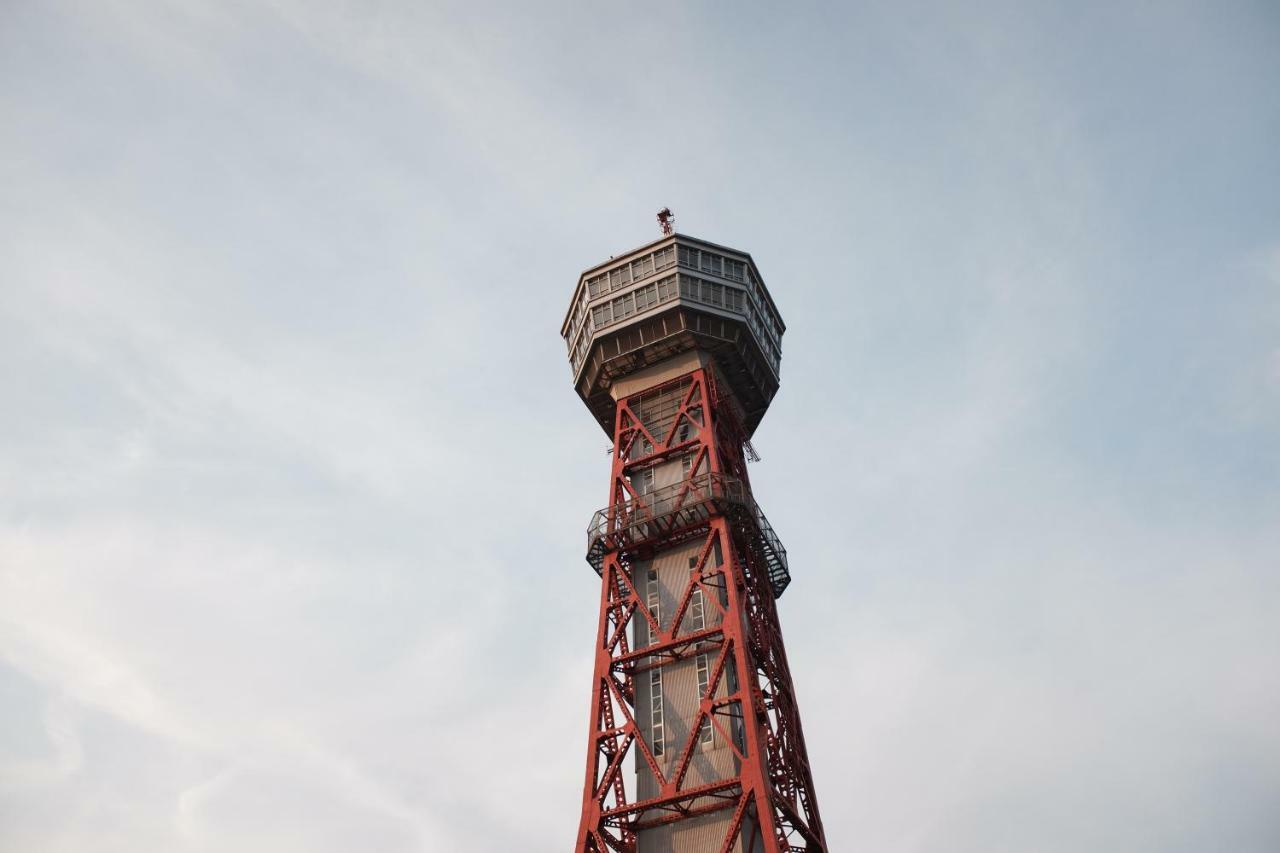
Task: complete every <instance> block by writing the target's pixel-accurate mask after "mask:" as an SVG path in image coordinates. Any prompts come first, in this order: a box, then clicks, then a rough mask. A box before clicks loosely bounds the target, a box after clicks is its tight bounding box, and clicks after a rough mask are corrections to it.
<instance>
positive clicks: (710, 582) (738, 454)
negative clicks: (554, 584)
mask: <svg viewBox="0 0 1280 853" xmlns="http://www.w3.org/2000/svg"><path fill="white" fill-rule="evenodd" d="M676 389H678V390H679V394H678V397H677V399H678V400H679V404H678V407H677V408H676V411H675V413H674V416H671V417H670V421H669V423H666V421H667V418H666V417H663V418H661V419H660V420H661V421H663V422H664V424H663V429H662V430H661V431H662V432H663V433H664V434H662V435H657V434H654V430H655V429H656V427H657V421H656V420H654V419H651V421H650V422H649V423H646V422H644V421H643V420H642V418H641V412H642V411H643V405H642V404H643V399H642V398H648V399H653V395H654V394H656V393H659V392H662V391H666V392H668V393H670V392H672V391H673V390H676ZM733 405H734V404H733V402H732V401H731V400H729V399H727V398H724V397H721V396H720V395H718V394H717V391H716V384H715V378H714V374H713V371H711V370H709V369H698V370H695V371H693V372H691V373H689V374H686V375H685V376H682V377H680V378H678V379H675V380H672V381H670V382H666V383H662V384H661V385H659V386H655V387H653V388H649V389H645V390H644V391H642V392H639V393H637V394H634V395H632V396H630V397H628V398H626V399H623V400H621V401H619V402H618V405H617V413H616V417H615V429H614V447H613V472H612V479H611V481H610V489H609V509H608V522H609V523H610V524H623V523H627V522H628V521H629V519H630V518H633V517H635V516H636V514H637V513H638V512H639V511H641V510H642V509H643V508H644V501H645V496H644V495H643V494H641V493H639V492H637V490H636V489H635V488H633V486H632V483H631V480H630V475H633V474H635V473H636V472H637V471H640V470H643V469H645V468H646V467H651V466H653V465H655V464H658V463H660V462H662V461H664V460H668V459H671V458H674V457H675V456H678V455H684V454H690V453H692V454H693V457H694V460H695V461H694V462H693V463H692V464H691V470H692V471H693V472H700V471H708V472H710V474H711V476H712V477H715V476H716V475H726V476H731V477H735V478H737V479H739V480H740V481H741V482H742V483H744V484H748V480H747V466H746V460H745V458H744V444H745V434H744V432H743V430H742V427H741V425H740V423H739V421H738V418H737V417H736V415H735V413H734V408H733ZM667 414H668V416H670V413H667ZM685 423H688V424H689V428H688V429H687V430H686V431H685V432H686V434H687V438H686V440H683V441H681V440H680V439H681V425H682V424H685ZM641 451H642V452H641ZM706 480H707V478H705V477H704V478H702V480H701V482H706ZM698 483H699V478H697V477H693V476H689V477H686V479H685V480H684V482H683V484H682V487H681V490H680V494H679V495H678V496H677V498H676V503H677V504H679V503H681V502H682V501H687V502H688V503H690V504H692V503H694V502H695V501H699V500H704V498H705V496H702V495H699V494H697V491H698V489H699V486H698ZM748 488H749V485H748ZM748 494H749V492H748ZM690 525H691V526H685V527H680V526H679V525H671V526H666V527H660V526H658V525H654V526H653V529H654V531H655V532H654V533H653V536H652V538H650V539H648V540H645V541H643V542H639V543H637V542H635V541H634V537H633V538H632V539H630V540H627V541H626V542H625V543H623V544H621V545H615V547H612V548H609V547H608V546H606V548H607V550H606V551H605V553H604V555H603V561H602V563H601V564H600V572H601V594H600V623H599V630H598V632H597V635H596V654H595V671H594V674H593V676H592V691H591V716H590V734H589V737H588V741H587V749H588V754H587V766H586V782H585V784H584V786H583V798H582V821H581V824H580V826H579V829H578V836H577V843H576V847H575V850H576V851H578V853H589V851H593V853H606V851H615V852H616V853H634V851H635V850H636V844H637V832H640V831H642V830H644V829H646V828H648V827H653V826H659V825H662V824H666V823H671V822H676V821H682V820H686V819H689V818H692V817H697V816H700V815H704V814H709V813H712V812H717V811H730V812H731V819H730V820H729V822H728V827H727V830H726V833H725V836H724V838H723V839H722V841H720V842H719V846H718V848H717V850H718V851H719V853H730V851H744V853H745V851H761V850H763V851H767V852H768V853H773V851H809V853H816V852H817V851H826V850H827V846H826V840H825V838H824V835H823V830H822V822H821V820H820V818H819V816H818V806H817V802H816V800H815V799H814V792H813V777H812V774H811V773H810V769H809V763H808V757H807V753H806V751H805V746H804V735H803V733H802V731H801V728H800V716H799V712H798V709H797V706H796V701H795V690H794V687H793V686H792V682H791V674H790V670H789V669H788V666H787V658H786V653H785V651H784V649H783V642H782V629H781V628H780V626H779V624H778V614H777V610H776V607H775V595H774V588H773V587H772V586H771V585H770V582H769V575H768V567H767V566H766V565H765V562H764V557H763V556H762V555H763V554H764V553H765V549H764V547H763V544H762V543H761V542H760V541H758V540H759V537H760V536H761V533H760V529H759V528H758V527H755V526H753V525H752V524H751V523H750V519H749V518H747V517H746V516H745V515H733V514H731V513H727V512H724V511H721V510H720V509H718V508H716V507H715V506H712V507H711V510H710V511H709V512H708V513H700V514H698V515H696V516H692V521H691V522H690ZM678 542H685V543H688V542H700V543H701V547H700V548H699V549H698V552H697V558H696V560H695V561H694V563H695V564H694V565H693V566H692V567H691V568H690V570H689V578H688V583H687V585H686V586H685V588H684V589H683V591H682V592H681V593H680V595H679V596H678V598H677V601H678V605H677V608H676V611H675V613H674V615H673V616H672V618H671V620H670V624H669V625H666V626H665V627H663V626H662V625H660V624H659V621H658V620H655V619H654V617H653V615H652V614H651V613H650V611H649V609H648V606H647V605H646V604H645V597H644V595H642V594H641V592H640V585H641V584H642V583H643V580H641V579H637V578H635V577H633V576H632V570H631V566H632V564H633V562H634V561H636V560H643V559H647V558H648V557H649V556H650V555H652V554H653V553H655V552H656V551H660V550H661V549H663V548H666V547H670V546H671V545H672V544H674V543H678ZM713 554H718V555H720V561H719V565H718V566H717V565H716V560H714V559H712V555H713ZM697 589H701V590H702V591H703V592H702V596H701V600H702V602H703V606H704V607H714V608H716V609H717V612H718V613H719V615H720V617H721V619H720V621H719V622H718V624H714V625H712V626H711V627H704V628H701V629H699V630H689V631H683V630H682V622H683V621H684V618H683V617H684V614H685V612H686V610H687V609H688V607H689V606H690V601H691V599H692V596H693V593H694V591H695V590H697ZM638 620H645V621H647V622H648V623H649V628H650V631H649V633H650V634H651V635H652V636H654V637H655V640H654V641H653V642H652V643H650V644H648V645H645V646H643V647H642V648H639V649H636V650H632V649H631V648H630V638H629V637H628V629H629V628H631V627H632V626H633V623H636V622H637V621H638ZM661 621H663V622H665V621H666V620H665V619H664V620H661ZM700 654H706V655H707V656H708V660H714V664H712V665H711V667H710V673H709V676H708V684H707V687H706V690H705V691H704V692H703V695H702V696H701V700H700V705H699V709H698V711H697V713H696V717H695V719H694V720H692V721H691V723H690V725H689V733H688V738H687V742H686V743H684V744H683V745H682V746H680V745H676V746H677V747H678V748H679V750H680V751H679V759H678V761H677V762H676V764H675V767H674V770H672V772H670V773H669V774H664V773H663V772H662V769H661V767H660V765H659V762H658V761H657V760H656V758H655V755H654V752H653V749H652V746H651V744H649V743H647V742H646V740H645V738H644V736H643V733H642V730H641V726H640V724H639V723H638V722H637V719H636V714H635V701H636V683H637V678H638V677H639V676H640V675H641V674H644V673H647V672H648V671H649V670H650V669H652V668H653V667H655V666H662V665H664V664H665V663H667V662H671V661H676V660H683V659H688V658H690V657H692V656H694V655H700ZM741 673H747V674H748V675H747V677H745V678H740V677H736V676H737V674H741ZM722 684H724V685H725V689H724V690H723V691H721V690H720V686H721V685H722ZM718 692H722V695H717V693H718ZM704 725H711V726H713V727H715V729H716V731H717V732H719V734H720V736H721V737H722V738H723V740H724V742H725V743H726V744H728V746H729V748H730V749H732V751H733V753H734V755H735V757H736V759H737V762H736V764H737V768H738V770H737V774H736V775H733V776H729V777H727V778H723V779H719V780H717V781H714V782H711V783H708V784H700V785H686V777H687V775H688V770H689V766H690V761H691V759H692V757H693V753H694V751H695V749H696V747H697V743H698V740H699V734H700V733H701V731H702V726H704ZM633 754H634V755H636V756H638V761H641V762H644V763H645V764H646V765H647V766H648V768H649V770H650V771H651V772H652V773H653V776H654V779H655V780H656V782H657V787H658V794H657V796H654V797H650V798H648V799H644V800H640V801H637V800H636V799H635V798H634V795H629V793H628V789H629V786H628V784H627V776H628V774H630V775H631V778H632V780H633V781H634V780H635V771H634V770H633V769H632V768H631V767H629V766H628V765H629V762H628V761H627V758H628V757H629V756H631V755H633ZM630 787H634V785H633V786H630Z"/></svg>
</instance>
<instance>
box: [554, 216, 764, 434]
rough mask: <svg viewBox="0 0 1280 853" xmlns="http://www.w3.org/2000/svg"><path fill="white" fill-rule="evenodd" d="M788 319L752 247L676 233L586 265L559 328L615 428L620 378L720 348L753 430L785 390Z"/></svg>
mask: <svg viewBox="0 0 1280 853" xmlns="http://www.w3.org/2000/svg"><path fill="white" fill-rule="evenodd" d="M784 331H786V326H785V325H784V324H783V322H782V317H781V315H780V314H779V313H778V308H777V306H776V305H774V303H773V299H772V297H770V296H769V291H768V290H766V289H765V286H764V279H763V278H762V277H761V275H760V271H759V270H758V269H757V268H756V265H755V261H753V260H752V259H751V255H749V254H747V253H746V252H740V251H738V250H737V249H730V248H727V247H725V246H718V245H716V244H715V243H708V242H707V241H705V240H699V239H697V238H694V237H689V236H687V235H685V234H670V235H665V236H663V237H662V238H660V239H658V240H655V241H654V242H652V243H649V244H647V245H645V246H641V247H640V248H638V249H634V250H632V251H630V252H627V253H626V254H623V255H618V256H617V257H615V258H612V259H610V260H608V261H606V262H605V263H602V264H598V265H597V266H594V267H592V268H591V269H589V270H587V271H586V272H584V273H583V274H582V275H581V276H580V277H579V279H578V287H577V289H576V290H575V291H574V293H573V301H572V302H571V303H570V304H569V311H568V313H567V315H566V316H565V320H564V325H562V326H561V328H560V334H561V336H562V337H563V338H564V340H565V344H566V345H567V346H568V348H569V363H570V366H571V367H572V369H573V379H574V384H575V386H576V387H577V390H578V395H579V396H580V397H582V400H583V402H585V403H586V404H587V408H589V409H590V410H591V413H592V414H593V415H594V416H595V418H596V420H597V421H598V422H599V423H600V426H601V427H603V428H604V431H605V433H606V434H608V435H609V436H610V437H612V436H613V418H614V409H615V401H614V398H613V396H612V394H611V393H610V389H611V387H612V385H613V383H614V382H615V381H616V380H618V379H621V378H623V377H626V376H627V375H629V374H631V373H634V372H636V371H638V370H642V369H644V368H645V367H648V366H650V365H653V364H657V363H658V362H661V361H664V360H665V359H668V358H670V357H672V356H675V355H678V354H680V353H684V352H689V351H692V350H699V351H702V352H704V353H707V354H708V355H710V356H711V358H712V360H713V361H714V362H715V365H716V367H717V368H718V372H719V374H720V375H721V376H723V377H724V379H725V380H726V381H727V382H728V384H729V387H730V388H731V390H732V391H733V395H734V398H735V399H736V400H737V402H738V404H739V405H740V406H741V407H742V416H743V418H742V420H743V426H744V427H745V428H746V431H747V435H748V436H750V435H751V434H752V433H753V432H754V431H755V428H756V426H757V425H758V424H759V423H760V419H761V418H762V417H764V413H765V410H766V409H767V408H768V407H769V403H770V401H771V400H772V399H773V395H774V394H776V393H777V391H778V381H779V378H780V367H781V362H782V334H783V332H784Z"/></svg>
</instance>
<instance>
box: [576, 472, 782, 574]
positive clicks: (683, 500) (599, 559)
mask: <svg viewBox="0 0 1280 853" xmlns="http://www.w3.org/2000/svg"><path fill="white" fill-rule="evenodd" d="M714 513H718V514H721V515H725V516H729V517H730V519H731V520H732V521H733V522H734V524H735V526H736V527H737V528H739V529H740V530H741V532H742V533H744V534H745V536H746V540H747V542H746V544H747V547H748V548H749V549H751V550H752V552H753V553H754V556H756V557H758V558H759V560H760V561H761V563H763V567H764V569H765V570H766V571H767V572H768V575H769V582H770V584H771V586H772V587H773V591H774V595H775V596H777V595H782V591H783V590H785V589H786V588H787V584H789V583H790V582H791V573H790V570H789V568H788V566H787V549H786V548H784V547H783V546H782V542H781V541H780V540H779V539H778V535H777V533H775V532H774V530H773V527H772V526H771V525H770V524H769V521H768V519H766V518H765V516H764V513H763V512H761V511H760V507H759V506H757V505H756V502H755V499H754V498H752V496H751V490H750V489H749V488H748V487H747V485H746V484H745V483H743V482H742V481H741V480H739V479H738V478H737V477H730V476H727V475H725V474H698V475H696V476H694V477H689V478H688V479H685V480H681V481H680V482H678V483H673V484H671V485H669V486H664V487H662V488H660V489H655V490H654V491H652V492H649V493H648V494H644V495H641V496H639V497H634V496H628V500H626V501H623V502H621V503H618V504H615V505H614V506H611V507H605V508H604V509H602V510H600V511H599V512H597V513H596V514H595V515H594V516H592V518H591V523H590V524H589V525H588V526H587V562H588V563H590V564H591V566H592V568H594V569H595V570H596V573H597V574H600V573H601V572H602V571H603V567H604V555H605V554H606V553H608V552H609V551H615V550H620V549H629V548H637V547H640V546H643V545H649V544H656V543H658V542H660V541H664V540H668V541H676V540H679V538H680V537H681V534H683V533H688V532H691V531H693V530H695V529H696V528H698V527H700V526H701V525H702V524H703V523H705V522H706V520H707V519H708V518H709V517H710V516H711V515H712V514H714Z"/></svg>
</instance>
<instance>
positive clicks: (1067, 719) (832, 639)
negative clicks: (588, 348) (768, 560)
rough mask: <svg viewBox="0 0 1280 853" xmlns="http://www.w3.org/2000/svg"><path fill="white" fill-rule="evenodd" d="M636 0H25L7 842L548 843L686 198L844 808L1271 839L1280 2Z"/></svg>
mask: <svg viewBox="0 0 1280 853" xmlns="http://www.w3.org/2000/svg"><path fill="white" fill-rule="evenodd" d="M603 5H605V4H590V5H588V4H582V5H557V4H526V3H519V4H509V5H507V6H497V5H493V6H483V7H482V6H481V5H479V4H474V5H473V4H461V3H459V4H449V5H441V4H420V3H394V2H381V3H347V4H319V3H303V2H275V3H261V4H250V3H237V4H226V3H217V4H212V3H211V4H201V3H195V2H169V3H154V4H151V3H141V2H139V3H128V2H99V3H83V4H74V3H62V2H46V3H31V2H8V3H5V4H3V7H0V128H2V130H3V132H2V133H0V392H2V393H3V396H2V397H0V399H3V401H4V405H3V412H2V413H3V417H0V849H3V850H5V851H6V853H7V851H14V853H62V851H75V853H81V851H85V853H89V851H92V853H98V851H103V853H106V852H107V851H113V852H114V851H120V853H126V851H127V853H140V851H142V852H143V853H145V852H146V851H154V853H169V851H184V853H185V851H236V853H258V851H262V853H268V851H269V853H291V851H307V853H329V851H335V852H336V851H351V850H376V851H387V853H398V851H435V850H441V851H443V850H458V849H467V850H530V851H553V850H564V849H566V847H567V845H568V844H569V843H570V842H571V836H572V833H573V830H574V828H575V827H576V821H577V818H578V804H579V798H580V787H581V782H582V780H581V772H582V763H583V759H584V754H585V753H584V750H585V736H586V732H585V726H586V719H587V713H586V705H587V691H588V678H589V667H590V645H591V641H592V638H593V636H594V630H595V625H594V619H595V612H594V608H595V604H596V596H597V593H598V589H597V585H596V578H595V575H594V574H593V573H592V572H591V570H590V568H589V567H588V566H587V565H586V563H585V562H584V561H583V559H582V554H583V548H584V541H583V539H584V536H583V531H584V529H585V525H586V522H587V520H588V517H589V515H590V513H591V512H592V511H594V510H595V509H597V508H598V506H599V505H600V504H601V503H602V502H603V501H604V499H605V494H606V485H607V483H606V480H607V457H606V456H605V452H604V451H605V447H606V444H607V440H606V438H605V437H604V435H603V434H602V433H601V432H600V431H599V428H598V427H597V426H595V425H594V423H593V421H592V419H591V418H590V416H589V415H588V413H587V412H586V410H585V409H584V408H583V407H582V405H581V404H580V403H579V402H578V401H577V400H576V399H575V398H574V396H573V393H572V389H571V385H570V380H569V375H568V368H567V364H566V359H565V355H564V349H563V345H562V343H561V341H560V340H559V339H558V337H557V330H558V327H559V322H560V319H561V316H562V313H563V310H564V308H565V306H566V304H567V301H568V299H569V296H570V294H571V290H572V287H573V285H574V281H575V278H576V275H577V273H578V271H579V270H581V269H582V268H585V267H587V266H590V265H592V264H594V263H596V262H597V261H600V260H602V259H604V258H606V257H608V256H609V255H612V254H615V253H617V252H620V251H622V250H625V249H628V248H630V247H632V246H634V245H638V244H640V243H643V242H646V241H648V240H649V239H651V238H653V237H654V236H655V234H656V231H655V226H654V223H653V221H652V217H653V212H654V211H655V210H656V209H657V208H658V207H660V206H662V205H670V206H671V207H672V208H673V209H674V210H675V212H676V215H677V221H678V226H679V228H680V229H681V230H683V231H686V232H688V233H691V234H694V235H697V236H701V237H704V238H707V239H710V240H714V241H717V242H721V243H725V244H728V245H733V246H739V247H742V248H744V249H747V250H748V251H750V252H752V253H753V255H754V256H755V258H756V260H757V262H758V263H759V265H760V267H761V269H762V271H763V273H764V275H765V277H766V280H767V281H768V283H769V285H770V287H771V289H772V291H773V293H774V295H775V298H776V299H777V302H778V304H779V306H780V308H781V310H782V313H783V316H784V318H785V320H786V321H787V324H788V332H787V335H786V337H785V339H784V346H783V384H782V390H781V392H780V393H779V395H778V397H777V399H776V400H775V402H774V406H773V410H772V411H771V412H770V414H769V415H768V416H767V417H766V418H765V421H764V423H763V425H762V427H761V429H760V431H759V433H758V434H757V440H756V446H757V448H758V449H759V450H760V452H761V455H762V456H763V462H761V463H760V464H759V465H756V466H755V467H754V469H753V471H752V477H753V480H754V482H755V485H756V490H757V494H758V497H759V498H760V501H761V503H762V505H763V506H764V508H765V510H766V511H767V512H768V514H769V517H770V519H771V521H772V522H773V523H774V524H775V526H776V527H777V528H778V530H779V532H780V533H781V535H782V537H783V541H784V542H785V543H786V545H787V547H788V549H789V553H790V555H791V559H792V569H793V573H794V577H795V582H794V583H793V585H792V587H791V589H790V590H789V591H788V593H787V595H786V596H785V597H784V598H783V599H782V602H781V614H782V619H783V627H784V629H785V631H786V635H787V640H788V646H789V654H790V657H791V660H792V664H793V667H794V669H795V675H796V679H797V689H798V693H799V696H800V701H801V705H802V711H803V715H804V723H805V731H806V736H807V737H808V740H809V746H810V751H811V753H812V757H813V763H814V775H815V777H816V782H817V786H818V794H819V802H820V804H821V807H822V810H823V814H824V817H825V820H826V823H827V826H828V829H829V834H830V841H831V843H832V846H833V849H835V850H874V851H894V853H931V852H932V851H946V853H969V851H972V853H992V851H1010V853H1014V851H1018V853H1021V851H1045V853H1057V851H1062V853H1075V852H1076V851H1082V850H1089V851H1095V853H1101V852H1102V851H1114V853H1146V851H1151V853H1154V851H1162V853H1163V851H1196V853H1201V851H1203V853H1211V851H1212V852H1213V853H1216V851H1233V853H1251V852H1252V851H1256V853H1263V851H1266V853H1272V851H1275V850H1277V849H1280V816H1278V815H1280V810H1278V809H1277V808H1276V805H1277V801H1280V725H1278V724H1277V722H1276V721H1277V720H1278V719H1280V560H1278V558H1277V556H1276V555H1277V554H1280V529H1278V525H1277V524H1276V520H1277V518H1278V517H1280V489H1278V488H1277V485H1278V483H1280V441H1278V439H1277V435H1278V432H1277V430H1278V429H1280V163H1278V162H1277V156H1276V153H1275V152H1276V147H1277V140H1280V98H1277V97H1276V90H1277V87H1278V86H1280V51H1278V50H1277V49H1276V46H1277V44H1280V13H1278V12H1277V10H1276V7H1275V6H1274V5H1273V4H1267V3H1257V4H1247V3H1240V4H1210V3H1177V2H1173V3H1160V4H1128V5H1123V4H1121V5H1117V4H1080V3H1064V4H1061V5H1058V6H1056V7H1049V6H1043V7H1041V8H1039V9H1038V10H1035V11H1033V10H1032V9H1031V8H1030V4H1021V3H1009V4H1005V5H1001V4H986V5H984V6H983V7H982V8H979V9H975V8H972V5H971V4H969V5H966V6H964V7H963V8H962V7H961V6H960V4H952V5H946V6H938V7H933V6H929V5H927V4H918V3H890V4H884V5H880V6H873V5H869V4H858V5H857V6H856V7H855V6H854V5H853V4H848V5H847V6H845V5H839V6H826V7H817V6H802V5H801V4H795V6H794V7H789V8H787V9H781V8H779V9H774V8H771V7H767V6H753V7H744V6H743V5H741V4H727V3H726V4H699V3H678V4H666V3H659V2H650V3H645V4H640V5H637V4H625V5H624V4H608V8H601V7H602V6H603Z"/></svg>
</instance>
